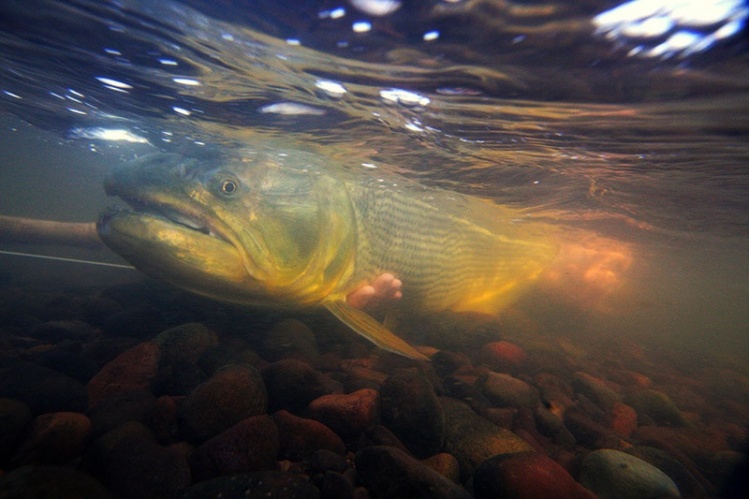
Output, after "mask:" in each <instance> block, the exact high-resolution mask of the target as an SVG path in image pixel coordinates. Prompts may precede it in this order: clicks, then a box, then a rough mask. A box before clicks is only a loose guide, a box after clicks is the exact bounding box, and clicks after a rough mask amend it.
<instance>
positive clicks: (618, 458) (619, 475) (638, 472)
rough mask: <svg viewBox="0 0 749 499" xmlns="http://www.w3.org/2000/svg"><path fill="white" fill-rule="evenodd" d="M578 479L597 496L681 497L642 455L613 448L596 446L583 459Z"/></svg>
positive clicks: (603, 498) (623, 498) (625, 498)
mask: <svg viewBox="0 0 749 499" xmlns="http://www.w3.org/2000/svg"><path fill="white" fill-rule="evenodd" d="M580 482H581V483H582V484H583V485H584V486H585V487H587V488H588V489H590V490H591V491H593V492H594V493H596V494H598V497H599V498H600V499H609V498H610V499H630V498H631V499H641V498H647V497H653V498H665V497H681V495H680V494H679V489H678V488H677V487H676V484H675V483H674V482H673V480H671V479H670V478H669V477H668V475H666V474H665V473H663V472H662V471H661V470H659V469H658V468H656V467H655V466H653V465H651V464H648V463H646V462H645V461H643V460H642V459H638V458H636V457H634V456H631V455H629V454H626V453H624V452H621V451H618V450H613V449H599V450H596V451H593V452H591V453H590V454H588V455H587V456H586V457H585V460H583V463H582V466H581V469H580Z"/></svg>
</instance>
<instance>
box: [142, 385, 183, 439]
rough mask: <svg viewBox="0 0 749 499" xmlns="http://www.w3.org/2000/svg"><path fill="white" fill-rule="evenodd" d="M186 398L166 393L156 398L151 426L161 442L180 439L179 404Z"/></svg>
mask: <svg viewBox="0 0 749 499" xmlns="http://www.w3.org/2000/svg"><path fill="white" fill-rule="evenodd" d="M184 398H185V397H170V396H168V395H164V396H162V397H159V398H158V399H156V403H155V404H154V407H153V411H152V412H151V417H150V426H151V429H153V431H154V433H156V437H157V438H158V439H159V441H160V442H162V443H166V442H176V441H177V440H178V439H179V404H180V402H181V401H182V400H184Z"/></svg>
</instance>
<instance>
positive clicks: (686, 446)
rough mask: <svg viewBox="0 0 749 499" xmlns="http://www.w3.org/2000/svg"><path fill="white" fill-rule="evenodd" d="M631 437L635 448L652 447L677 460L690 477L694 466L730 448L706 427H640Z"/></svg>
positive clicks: (712, 430)
mask: <svg viewBox="0 0 749 499" xmlns="http://www.w3.org/2000/svg"><path fill="white" fill-rule="evenodd" d="M631 438H632V440H633V441H635V442H637V443H638V444H639V445H646V446H650V447H656V448H658V449H662V450H664V451H666V452H668V453H669V454H671V455H672V456H675V457H677V458H678V459H679V461H680V462H681V463H682V464H684V466H685V467H687V469H688V470H689V471H690V472H691V473H693V474H695V471H697V466H695V464H694V463H701V464H702V463H706V462H708V461H709V460H710V459H711V457H712V456H713V455H715V454H716V453H718V452H721V451H723V450H725V449H728V448H730V445H729V443H728V441H727V440H726V436H725V435H724V434H721V433H720V432H717V431H715V430H714V429H712V428H711V427H709V426H701V427H684V428H669V427H666V426H640V427H639V428H637V430H636V431H635V432H634V433H632V437H631ZM688 461H689V462H688ZM690 463H691V464H690Z"/></svg>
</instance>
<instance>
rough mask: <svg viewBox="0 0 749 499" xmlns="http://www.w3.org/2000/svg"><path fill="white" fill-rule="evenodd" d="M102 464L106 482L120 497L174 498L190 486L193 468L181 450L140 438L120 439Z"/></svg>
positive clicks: (133, 436) (131, 436)
mask: <svg viewBox="0 0 749 499" xmlns="http://www.w3.org/2000/svg"><path fill="white" fill-rule="evenodd" d="M102 464H103V465H104V472H103V478H102V480H103V481H104V483H105V484H106V485H107V487H108V488H109V489H110V490H112V491H113V492H115V493H116V494H117V497H119V498H126V499H129V498H132V499H140V498H143V497H174V496H175V495H176V494H177V492H178V491H180V490H182V489H184V488H185V487H187V486H188V485H189V484H190V467H189V466H188V464H187V460H186V459H185V457H184V455H183V454H182V453H181V452H180V451H179V450H177V449H172V448H169V447H162V446H160V445H158V444H156V443H155V442H153V441H152V440H150V439H149V438H144V437H142V436H140V435H127V436H123V437H122V438H119V439H118V440H117V441H116V442H115V443H114V445H113V446H112V448H111V449H110V451H109V452H108V453H106V454H105V455H103V456H102Z"/></svg>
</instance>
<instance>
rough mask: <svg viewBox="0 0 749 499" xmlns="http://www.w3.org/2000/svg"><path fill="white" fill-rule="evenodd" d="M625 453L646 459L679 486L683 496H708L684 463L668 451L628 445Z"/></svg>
mask: <svg viewBox="0 0 749 499" xmlns="http://www.w3.org/2000/svg"><path fill="white" fill-rule="evenodd" d="M625 452H626V453H627V454H630V455H632V456H635V457H637V458H639V459H642V460H643V461H646V462H648V463H650V464H652V465H653V466H655V467H656V468H658V469H659V470H661V471H662V472H664V473H665V474H666V475H668V477H669V478H670V479H671V480H673V481H674V483H675V484H676V486H677V487H678V488H679V492H681V494H682V495H683V496H684V497H706V496H708V493H707V491H706V490H705V488H704V487H703V486H702V484H700V482H699V480H697V479H696V477H695V476H694V475H692V474H691V473H690V472H689V471H688V470H687V469H686V468H685V467H684V465H683V464H682V463H681V462H679V460H677V459H676V458H675V457H674V456H672V455H671V454H669V453H668V452H666V451H664V450H661V449H657V448H655V447H646V446H636V447H630V448H628V449H626V451H625Z"/></svg>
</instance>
